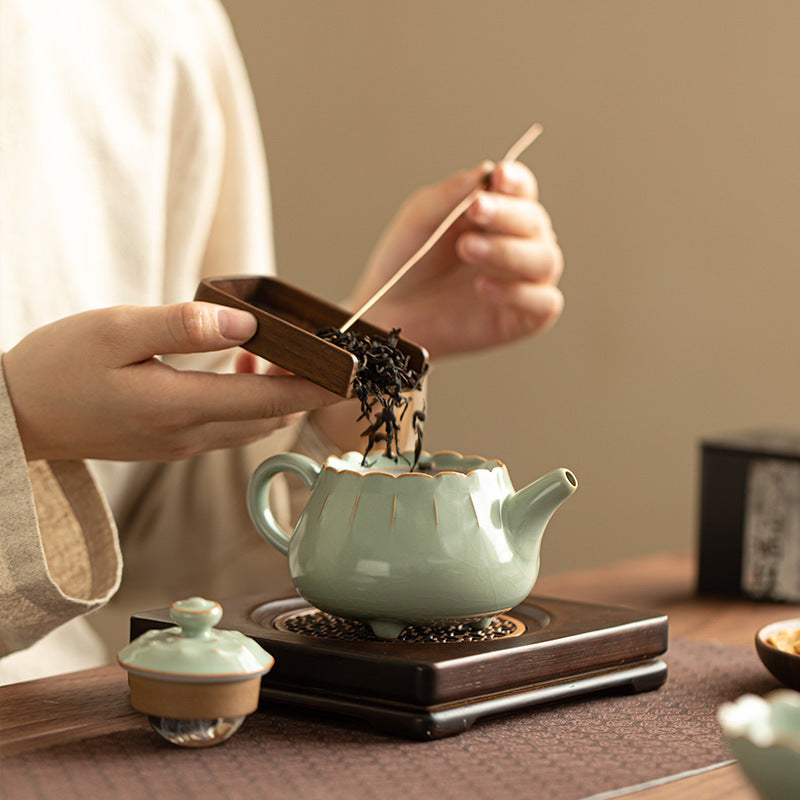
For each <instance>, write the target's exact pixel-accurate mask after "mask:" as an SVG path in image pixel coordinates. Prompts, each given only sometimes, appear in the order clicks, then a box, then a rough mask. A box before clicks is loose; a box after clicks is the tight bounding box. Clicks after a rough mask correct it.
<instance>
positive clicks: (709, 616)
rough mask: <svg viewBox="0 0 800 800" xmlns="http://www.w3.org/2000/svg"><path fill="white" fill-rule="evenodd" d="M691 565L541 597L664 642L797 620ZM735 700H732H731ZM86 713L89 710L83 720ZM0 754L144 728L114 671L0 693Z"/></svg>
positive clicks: (588, 580)
mask: <svg viewBox="0 0 800 800" xmlns="http://www.w3.org/2000/svg"><path fill="white" fill-rule="evenodd" d="M694 582H695V575H694V567H693V559H692V558H691V557H690V556H688V555H657V556H649V557H646V558H640V559H635V560H630V561H626V562H622V563H619V564H614V565H611V566H604V567H599V568H595V569H590V570H582V571H575V572H569V573H564V574H560V575H553V576H547V577H544V578H542V579H540V580H539V581H538V582H537V584H536V592H537V593H538V594H542V595H553V596H560V597H569V598H571V599H574V600H585V601H587V602H596V603H608V604H614V605H625V606H632V607H636V608H640V609H643V610H652V611H659V612H664V613H667V614H668V615H669V619H670V636H671V637H675V636H680V637H686V638H691V639H697V640H702V641H716V642H721V643H724V644H739V645H745V646H750V647H752V646H753V637H754V634H755V631H756V630H758V629H759V628H760V627H761V626H763V625H765V624H767V623H768V622H772V621H774V620H776V619H784V618H789V617H792V616H798V615H800V605H794V606H792V605H785V604H771V603H755V602H748V601H744V600H737V599H728V598H726V599H722V598H699V597H696V596H695V594H694V585H695V583H694ZM731 699H734V698H731ZM87 709H91V712H90V713H87ZM0 714H2V717H0V747H1V748H2V750H0V755H1V754H5V755H11V754H14V753H19V752H30V751H35V750H41V751H43V755H45V754H46V751H47V748H49V747H52V746H54V745H57V744H62V743H67V742H76V741H80V740H82V739H86V738H88V737H90V736H96V735H98V734H103V733H114V732H117V731H130V730H138V729H147V728H148V723H147V721H146V719H145V717H144V716H143V715H142V714H139V713H138V712H135V711H133V710H132V709H131V708H130V706H129V704H128V691H127V677H126V674H125V672H124V671H123V670H122V669H120V668H119V667H116V666H109V667H102V668H99V669H94V670H86V671H83V672H75V673H71V674H68V675H61V676H57V677H52V678H45V679H42V680H38V681H30V682H27V683H19V684H13V685H10V686H4V687H0ZM625 797H626V798H631V800H665V799H666V798H670V800H684V799H685V800H688V799H689V798H691V799H692V800H712V798H720V800H721V798H726V800H757V796H756V794H755V792H754V791H753V790H752V789H751V788H750V786H749V784H748V783H747V781H746V779H745V777H744V775H743V774H742V772H741V771H740V770H739V768H738V766H736V765H729V766H725V767H721V768H718V769H714V770H711V771H709V772H703V773H700V774H697V775H693V776H691V777H688V778H683V779H680V780H677V781H673V782H671V783H667V784H663V785H660V786H655V787H651V788H647V789H642V790H639V791H636V792H634V793H630V794H627V795H625Z"/></svg>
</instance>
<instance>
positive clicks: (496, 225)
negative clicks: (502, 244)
mask: <svg viewBox="0 0 800 800" xmlns="http://www.w3.org/2000/svg"><path fill="white" fill-rule="evenodd" d="M466 217H467V219H468V220H470V222H472V223H474V224H475V225H478V226H480V227H481V229H482V230H484V231H486V232H487V233H504V234H508V235H509V236H526V237H534V236H536V237H542V236H551V233H552V227H551V223H550V217H549V216H548V214H547V212H546V211H545V210H544V208H543V207H542V206H541V205H539V203H533V202H531V201H530V200H528V199H527V198H524V199H523V198H519V197H512V196H510V195H503V194H497V193H496V192H481V193H480V194H479V195H478V196H477V197H476V198H475V201H474V202H473V203H472V205H471V206H470V207H469V208H468V209H467V211H466Z"/></svg>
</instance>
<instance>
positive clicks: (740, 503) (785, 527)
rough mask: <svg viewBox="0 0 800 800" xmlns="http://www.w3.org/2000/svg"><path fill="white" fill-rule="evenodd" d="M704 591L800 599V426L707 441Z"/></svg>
mask: <svg viewBox="0 0 800 800" xmlns="http://www.w3.org/2000/svg"><path fill="white" fill-rule="evenodd" d="M700 475H701V478H700V480H701V498H700V521H699V528H700V530H699V539H700V541H699V569H698V581H697V589H698V592H699V593H701V594H726V595H740V596H745V597H749V598H755V599H763V600H771V601H776V600H777V601H786V602H797V601H800V432H797V433H792V432H776V431H761V432H749V433H740V434H736V435H731V436H724V437H719V438H710V439H706V440H704V441H703V442H702V443H701V470H700Z"/></svg>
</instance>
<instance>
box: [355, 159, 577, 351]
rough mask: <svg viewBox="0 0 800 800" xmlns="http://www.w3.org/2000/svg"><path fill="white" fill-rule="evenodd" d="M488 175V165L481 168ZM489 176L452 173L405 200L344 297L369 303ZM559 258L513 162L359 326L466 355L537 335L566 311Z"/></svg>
mask: <svg viewBox="0 0 800 800" xmlns="http://www.w3.org/2000/svg"><path fill="white" fill-rule="evenodd" d="M488 168H489V169H491V165H489V167H488ZM486 173H487V166H486V165H482V166H480V167H476V168H475V169H472V170H469V171H466V172H461V173H457V174H455V175H452V176H451V177H449V178H447V179H446V180H444V181H443V182H441V183H439V184H436V185H434V186H430V187H425V188H423V189H421V190H419V191H417V192H416V193H415V194H414V195H412V196H411V197H410V198H409V199H408V200H407V201H406V203H405V204H404V205H403V207H402V208H401V210H400V212H399V213H398V215H397V216H396V217H395V219H394V220H393V222H392V223H391V224H390V225H389V227H388V228H387V230H386V231H385V233H384V234H383V236H382V237H381V239H380V241H379V242H378V245H377V247H376V249H375V251H374V253H373V254H372V256H371V258H370V261H369V264H368V266H367V269H366V271H365V273H364V275H363V277H362V278H361V281H360V283H359V284H358V286H357V288H356V290H355V292H354V294H353V295H352V296H351V298H350V300H349V305H350V307H351V308H352V310H353V311H355V310H356V309H358V308H359V307H360V306H361V305H362V304H363V303H364V302H366V301H367V300H368V299H369V298H370V297H371V296H372V295H373V294H374V293H375V292H376V291H377V290H378V289H379V288H380V287H381V286H382V285H383V284H384V283H385V282H386V280H388V278H389V277H391V275H392V274H394V272H396V271H397V269H398V268H399V267H400V266H401V265H402V264H403V263H404V262H405V261H406V260H407V259H408V258H409V257H410V256H411V255H412V254H414V253H415V252H416V251H417V250H418V249H419V248H420V247H421V246H422V245H423V243H424V242H425V241H426V240H427V239H428V237H429V236H430V235H431V234H432V233H433V231H434V230H435V229H436V228H437V227H438V226H439V224H440V223H441V222H442V220H444V218H445V217H446V216H447V215H448V214H449V213H450V211H452V209H453V208H455V207H456V206H457V205H458V203H459V202H460V201H461V200H463V199H464V198H465V197H466V196H467V195H468V194H469V193H470V192H471V191H472V190H473V189H474V188H475V187H476V186H477V185H478V184H479V183H480V181H481V179H482V178H483V176H484V175H486ZM562 269H563V257H562V254H561V250H560V249H559V247H558V244H557V243H556V237H555V234H554V233H553V228H552V225H551V223H550V218H549V216H548V214H547V212H546V211H545V210H544V208H543V207H542V206H541V205H540V203H539V202H538V190H537V185H536V179H535V178H534V176H533V174H532V173H531V171H530V170H529V169H528V168H527V167H525V166H524V165H523V164H520V163H519V162H503V163H501V164H499V165H497V167H495V168H494V169H493V170H492V172H491V179H490V185H489V189H488V190H487V191H484V192H481V194H480V195H478V197H477V198H476V200H475V202H474V203H473V204H472V205H471V206H470V207H469V209H467V211H466V212H465V213H464V214H463V215H462V216H461V217H460V218H459V219H458V220H457V221H456V222H455V223H454V225H453V226H452V227H451V228H450V229H449V230H448V231H447V232H446V233H445V235H444V236H443V237H442V238H441V239H440V240H439V241H438V242H437V243H436V245H435V246H434V247H433V249H432V250H431V251H430V252H428V253H427V254H426V255H425V256H424V258H423V259H421V260H420V261H419V262H418V263H417V264H415V265H414V266H413V267H412V268H411V270H410V271H409V272H408V273H407V274H406V275H405V276H403V278H401V279H400V281H399V282H398V283H397V284H396V285H395V286H393V287H392V288H391V289H390V290H389V292H388V293H387V294H386V295H384V297H383V298H382V299H381V300H380V301H379V302H378V303H377V304H376V305H375V306H374V307H373V308H372V309H370V310H369V311H368V312H366V313H365V314H364V319H365V320H369V321H370V322H373V323H374V324H376V325H379V326H381V327H383V328H386V329H389V328H401V330H402V336H403V337H404V338H408V339H410V340H412V341H415V342H417V343H418V344H421V345H423V346H424V347H425V348H427V349H428V351H429V352H430V354H431V356H432V357H438V356H442V355H447V354H451V353H462V352H469V351H472V350H479V349H482V348H485V347H492V346H494V345H498V344H503V343H506V342H511V341H514V340H516V339H519V338H520V337H523V336H528V335H531V334H535V333H539V332H541V331H543V330H545V329H546V328H548V327H549V326H550V325H552V324H553V323H554V322H555V321H556V319H557V318H558V316H559V314H560V313H561V309H562V308H563V305H564V298H563V296H562V294H561V292H560V291H559V290H558V289H557V288H556V284H557V282H558V280H559V278H560V276H561V272H562Z"/></svg>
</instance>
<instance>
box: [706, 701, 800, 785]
mask: <svg viewBox="0 0 800 800" xmlns="http://www.w3.org/2000/svg"><path fill="white" fill-rule="evenodd" d="M717 719H718V721H719V724H720V727H721V728H722V730H723V732H724V733H725V736H726V737H727V739H728V745H729V746H730V749H731V752H732V753H733V755H734V756H735V757H736V759H737V761H738V762H739V766H740V767H741V768H742V771H743V772H744V773H745V775H747V778H748V780H749V781H750V783H751V784H752V785H753V787H754V788H755V789H756V791H757V792H758V793H759V795H760V796H761V797H762V798H763V800H796V798H797V797H798V789H800V693H798V692H795V691H792V690H791V689H777V690H775V691H774V692H770V693H769V694H768V695H766V697H763V698H762V697H758V696H757V695H754V694H745V695H742V696H741V697H739V698H738V699H737V700H736V701H735V702H733V703H724V704H723V705H721V706H720V707H719V708H718V709H717Z"/></svg>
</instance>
